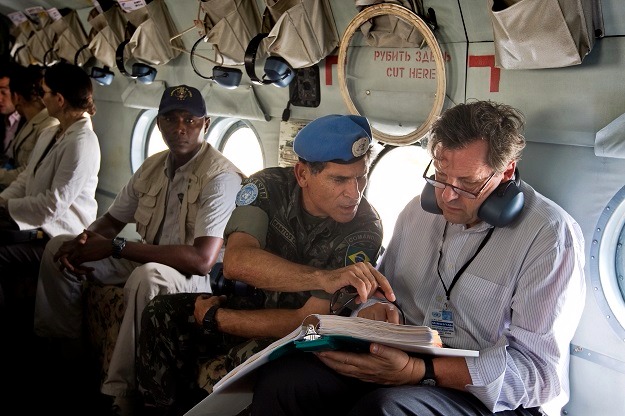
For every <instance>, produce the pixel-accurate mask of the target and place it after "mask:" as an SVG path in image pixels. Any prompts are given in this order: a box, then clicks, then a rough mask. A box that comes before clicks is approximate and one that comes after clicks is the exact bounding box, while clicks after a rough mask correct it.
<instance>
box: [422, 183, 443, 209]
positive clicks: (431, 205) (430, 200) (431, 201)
mask: <svg viewBox="0 0 625 416" xmlns="http://www.w3.org/2000/svg"><path fill="white" fill-rule="evenodd" d="M421 208H423V210H424V211H427V212H429V213H431V214H442V213H443V211H442V210H441V209H440V207H439V206H438V203H437V202H436V193H435V192H434V186H433V185H432V184H430V183H429V182H425V185H424V186H423V189H422V190H421Z"/></svg>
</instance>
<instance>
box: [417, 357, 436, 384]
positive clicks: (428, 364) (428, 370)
mask: <svg viewBox="0 0 625 416" xmlns="http://www.w3.org/2000/svg"><path fill="white" fill-rule="evenodd" d="M421 359H422V360H423V364H425V374H424V375H423V378H422V379H421V382H420V383H419V384H423V385H425V386H436V376H435V375H434V364H433V363H432V358H430V357H422V358H421Z"/></svg>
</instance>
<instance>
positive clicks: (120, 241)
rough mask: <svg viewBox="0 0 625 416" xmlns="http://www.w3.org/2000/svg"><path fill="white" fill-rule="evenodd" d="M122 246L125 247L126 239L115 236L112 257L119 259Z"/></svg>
mask: <svg viewBox="0 0 625 416" xmlns="http://www.w3.org/2000/svg"><path fill="white" fill-rule="evenodd" d="M124 247H126V239H125V238H122V237H115V238H114V239H113V258H115V259H121V258H122V250H123V249H124Z"/></svg>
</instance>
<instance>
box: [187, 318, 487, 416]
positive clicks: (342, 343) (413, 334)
mask: <svg viewBox="0 0 625 416" xmlns="http://www.w3.org/2000/svg"><path fill="white" fill-rule="evenodd" d="M371 342H376V343H379V344H383V345H388V346H391V347H395V348H399V349H401V350H404V351H407V352H412V353H418V354H428V355H436V356H455V357H477V356H478V355H479V351H475V350H463V349H455V348H446V347H443V346H442V342H441V339H440V337H439V335H438V332H437V331H436V330H433V329H431V328H429V327H427V326H415V325H397V324H391V323H388V322H382V321H372V320H370V319H365V318H357V317H345V316H338V315H318V314H315V315H309V316H308V317H307V318H306V319H304V321H303V322H302V325H301V326H300V327H298V328H296V329H295V330H293V332H291V333H290V334H289V335H287V336H285V337H283V338H281V339H279V340H277V341H275V342H274V343H272V344H270V345H269V346H267V348H265V349H264V350H262V351H259V352H257V353H256V354H254V355H252V356H251V357H250V358H248V359H247V360H246V361H245V362H243V363H242V364H241V365H239V366H237V367H236V368H234V369H233V370H232V371H231V372H229V373H228V374H226V375H225V376H224V378H222V379H221V380H220V381H219V382H218V383H217V384H215V386H214V387H213V392H212V393H211V394H210V395H209V396H208V397H206V398H205V399H204V400H202V401H201V402H200V403H198V404H197V405H196V406H195V407H193V408H192V409H191V410H189V411H188V412H187V413H186V414H185V416H211V415H215V416H217V415H219V416H228V415H232V416H234V415H237V414H238V413H239V412H241V411H242V410H243V409H245V408H246V407H247V406H248V405H249V404H250V403H251V402H252V395H253V386H254V374H255V370H256V369H258V368H259V367H260V366H262V365H263V364H265V363H267V362H269V361H271V360H274V359H276V358H278V357H281V356H283V355H285V354H289V353H293V352H296V351H324V350H331V349H340V350H350V351H368V349H369V344H370V343H371Z"/></svg>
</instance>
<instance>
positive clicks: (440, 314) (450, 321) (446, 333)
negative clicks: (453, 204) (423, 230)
mask: <svg viewBox="0 0 625 416" xmlns="http://www.w3.org/2000/svg"><path fill="white" fill-rule="evenodd" d="M448 226H449V222H447V221H446V222H445V229H444V230H443V239H442V240H441V244H440V247H439V249H438V263H437V265H436V273H438V278H439V280H440V281H441V283H442V284H443V288H444V289H445V296H446V301H445V304H444V305H443V307H442V308H437V309H436V310H434V311H432V314H431V320H430V326H431V327H432V329H435V330H437V331H438V333H439V335H440V336H441V337H443V338H448V337H453V336H454V335H455V326H454V317H453V313H452V311H451V310H449V309H448V307H447V306H448V302H449V297H450V295H451V290H452V289H453V287H454V285H455V284H456V282H457V281H458V279H459V278H460V275H462V273H464V271H465V270H466V269H467V267H469V265H470V264H471V262H472V261H473V259H475V257H476V256H477V255H478V254H479V253H480V251H482V249H483V248H484V246H485V245H486V243H487V242H488V240H489V239H490V236H491V235H492V234H493V230H494V229H495V227H492V228H491V229H489V230H488V233H486V236H485V237H484V239H483V240H482V242H481V243H480V246H479V247H478V248H477V251H476V252H475V253H474V254H473V256H472V257H471V258H470V259H469V260H468V261H467V262H466V263H465V264H464V265H463V266H462V267H461V268H460V270H458V272H457V273H456V275H455V276H454V278H453V280H452V281H451V284H450V285H449V288H447V286H445V282H444V281H443V277H442V276H441V272H440V267H441V259H442V258H443V243H444V242H445V236H446V235H447V227H448Z"/></svg>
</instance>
